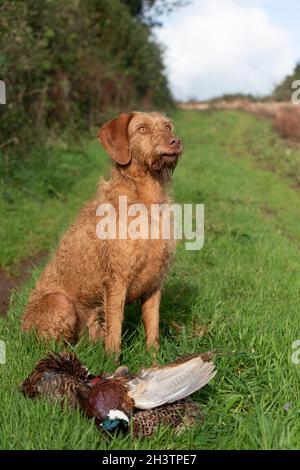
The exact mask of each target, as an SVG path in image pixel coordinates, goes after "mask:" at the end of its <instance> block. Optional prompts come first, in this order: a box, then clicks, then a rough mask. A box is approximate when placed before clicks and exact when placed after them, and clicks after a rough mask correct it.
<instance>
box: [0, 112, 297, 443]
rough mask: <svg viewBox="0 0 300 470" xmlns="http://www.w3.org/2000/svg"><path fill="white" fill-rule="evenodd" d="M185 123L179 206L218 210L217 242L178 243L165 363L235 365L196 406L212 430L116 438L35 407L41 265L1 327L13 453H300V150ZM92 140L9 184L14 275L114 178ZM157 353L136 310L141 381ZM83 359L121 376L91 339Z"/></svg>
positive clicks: (131, 343) (237, 118)
mask: <svg viewBox="0 0 300 470" xmlns="http://www.w3.org/2000/svg"><path fill="white" fill-rule="evenodd" d="M174 120H175V124H176V127H177V130H178V133H179V134H180V135H181V136H182V138H183V140H184V143H185V153H184V156H183V158H182V161H181V162H180V165H179V166H178V168H177V170H176V173H175V175H174V191H173V192H174V198H175V200H176V201H178V202H186V203H190V202H193V203H204V204H205V237H206V238H205V244H204V247H203V249H202V250H201V251H199V252H197V251H186V250H185V249H184V243H180V244H179V245H178V250H177V257H176V262H175V264H174V266H173V268H172V270H171V272H170V274H169V276H168V280H167V283H166V286H165V289H164V295H163V301H162V306H161V350H160V354H159V361H160V362H161V363H166V362H167V361H171V360H173V359H175V358H176V357H177V356H178V355H184V354H189V353H193V352H196V351H199V352H200V351H206V350H209V349H217V350H218V351H220V352H222V353H224V354H223V355H220V357H219V358H218V359H217V368H218V374H217V376H216V377H215V378H214V380H213V381H212V382H211V383H210V385H209V386H207V387H206V388H205V389H204V390H202V391H201V392H199V393H197V394H195V399H196V400H198V401H199V402H200V403H201V404H202V409H203V413H204V414H205V423H204V425H203V426H202V427H201V428H198V429H190V430H187V431H186V432H184V433H183V434H182V435H180V436H174V435H173V434H172V431H171V430H170V429H167V428H162V429H160V431H159V432H158V433H157V434H156V435H155V436H153V437H152V438H151V439H143V440H139V441H132V440H131V438H130V436H118V437H114V438H113V439H112V440H104V438H103V437H102V436H100V435H99V433H98V431H97V430H96V429H95V427H94V425H93V423H92V422H89V421H87V420H85V419H84V418H82V417H81V416H80V413H79V412H75V413H74V412H71V411H70V410H68V409H63V410H62V409H60V407H59V406H53V405H52V404H49V403H48V402H47V401H44V400H40V401H36V402H34V401H30V400H27V399H25V398H24V397H23V396H22V395H21V394H20V392H19V390H18V384H19V383H20V382H21V381H22V379H24V377H25V376H26V375H27V374H28V373H29V371H30V370H31V369H32V367H33V365H34V362H35V361H36V360H37V359H39V358H40V357H41V356H42V355H43V354H44V353H45V351H46V350H47V348H46V346H45V345H43V344H41V343H38V342H37V341H36V340H35V338H34V337H27V336H23V335H22V334H21V333H20V330H19V324H20V316H21V313H22V310H23V308H24V305H25V304H26V300H27V297H28V293H29V291H30V289H31V288H32V287H33V285H34V282H35V280H36V278H37V276H38V273H39V270H40V269H41V267H38V268H37V269H36V270H34V272H33V275H32V279H31V280H30V282H28V283H27V284H26V285H25V286H24V287H23V288H22V289H21V290H19V291H16V292H14V294H13V298H12V303H11V307H10V311H9V316H8V319H1V318H0V339H1V340H4V341H5V343H6V347H7V364H6V365H0V380H1V408H0V448H2V449H4V448H5V449H132V448H133V449H140V448H142V449H159V448H165V449H195V448H197V449H295V448H300V444H299V434H300V419H299V413H300V386H299V378H300V374H299V372H300V366H296V365H294V364H293V363H292V361H291V355H292V352H293V350H292V342H293V341H295V340H296V339H300V315H299V304H300V303H299V297H300V253H299V247H300V193H299V189H298V184H297V181H298V177H299V167H297V162H299V160H300V151H299V150H298V151H297V150H296V149H291V148H288V146H287V144H286V143H284V142H283V141H281V140H280V139H279V138H278V137H277V136H276V134H274V132H273V131H272V129H271V124H270V123H269V122H268V121H266V120H262V119H259V118H257V117H255V116H251V115H247V114H244V113H241V112H230V111H224V112H220V111H219V112H205V113H204V112H196V111H195V112H192V111H189V112H183V111H181V112H180V111H178V112H176V114H175V115H174ZM91 141H92V143H90V144H88V145H85V146H80V145H79V144H78V146H77V147H76V146H75V145H74V146H73V147H74V148H73V147H72V146H71V147H69V148H65V149H60V148H59V147H57V148H55V149H52V150H49V151H48V156H49V163H48V158H47V159H46V158H44V160H43V162H44V163H43V164H40V165H39V164H38V163H36V167H34V169H35V171H33V170H30V167H29V166H27V167H25V168H24V171H23V170H22V171H20V172H19V174H18V175H17V176H18V178H19V180H20V182H19V186H17V187H16V185H15V183H14V178H16V173H14V175H12V176H11V179H7V178H6V180H5V181H6V182H5V184H4V183H3V184H2V187H1V189H2V190H3V194H4V195H5V194H6V196H5V197H4V198H2V203H1V204H2V206H1V208H0V214H1V225H2V227H1V230H2V233H1V235H0V236H1V238H0V240H1V263H2V264H3V265H5V266H9V265H10V263H11V262H13V261H17V260H19V259H21V258H22V257H25V256H27V255H28V254H30V253H31V252H32V251H33V250H39V249H41V248H47V249H49V248H50V249H51V248H54V247H55V244H56V243H57V240H58V236H59V235H60V234H61V232H62V230H63V229H64V227H65V226H66V225H67V224H68V223H69V221H70V220H72V218H73V217H74V214H75V213H76V212H77V210H78V208H79V207H80V205H81V204H82V202H83V201H84V200H85V199H86V198H87V197H88V196H89V194H90V193H92V192H93V190H94V188H95V184H96V181H97V178H98V175H99V174H101V173H103V171H105V167H106V165H107V162H108V158H104V155H103V153H101V151H100V148H99V146H98V144H97V142H95V143H94V141H95V139H94V140H92V138H91ZM60 170H62V172H63V173H62V174H61V171H60ZM65 178H66V179H65ZM45 181H46V183H47V184H48V187H46V188H45ZM24 188H26V191H25V190H24ZM2 218H3V219H2ZM2 220H3V222H2ZM144 344H145V343H144V333H143V328H142V325H141V322H140V315H139V310H138V307H137V306H132V307H131V308H129V309H127V315H126V323H125V328H124V339H123V347H124V350H123V356H122V361H123V363H124V364H127V365H129V366H130V367H131V368H132V370H134V371H136V370H138V369H139V368H140V367H141V366H148V365H150V362H151V358H150V357H148V356H147V355H146V354H145V350H144ZM56 349H58V350H60V349H62V347H60V346H56ZM74 350H75V351H76V352H77V354H78V355H79V357H80V358H81V359H82V360H83V361H84V362H85V363H86V364H87V365H88V366H89V368H90V369H91V370H92V371H94V372H97V371H99V370H112V368H113V363H112V360H111V358H109V357H105V355H104V352H103V347H102V345H101V344H99V345H96V346H91V345H89V344H88V342H87V340H86V339H85V338H84V339H82V340H81V341H80V343H79V344H78V345H76V347H75V348H74ZM287 403H288V404H289V406H288V407H286V406H285V405H286V404H287Z"/></svg>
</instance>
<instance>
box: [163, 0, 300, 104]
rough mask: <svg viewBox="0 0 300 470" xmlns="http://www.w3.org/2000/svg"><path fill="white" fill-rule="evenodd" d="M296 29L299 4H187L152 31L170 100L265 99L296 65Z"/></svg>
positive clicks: (299, 31) (222, 0)
mask: <svg viewBox="0 0 300 470" xmlns="http://www.w3.org/2000/svg"><path fill="white" fill-rule="evenodd" d="M299 24H300V1H299V0H193V1H191V3H190V5H188V6H186V7H184V8H181V9H178V10H176V11H175V12H173V13H172V14H171V15H170V16H169V17H167V18H165V19H164V21H163V27H162V28H158V29H157V30H156V35H157V37H158V40H159V41H160V42H161V43H162V44H163V45H164V46H165V48H166V51H165V63H166V66H167V71H168V76H169V80H170V84H171V88H172V91H173V93H174V95H175V97H176V98H177V99H190V98H196V99H199V100H201V99H202V100H204V99H208V98H212V97H214V96H219V95H221V94H223V93H234V92H243V93H253V94H256V95H264V94H268V93H270V92H271V91H272V89H273V87H274V85H275V84H276V83H279V82H280V81H281V80H282V79H283V78H284V77H285V76H286V75H287V74H288V73H291V71H292V70H293V68H294V66H295V63H296V62H297V61H300V27H299ZM299 79H300V77H299Z"/></svg>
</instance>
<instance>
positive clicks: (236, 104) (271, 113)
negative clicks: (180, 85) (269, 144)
mask: <svg viewBox="0 0 300 470" xmlns="http://www.w3.org/2000/svg"><path fill="white" fill-rule="evenodd" d="M178 106H179V107H180V108H181V109H187V110H191V109H197V110H206V109H232V110H241V111H245V112H248V113H254V114H258V115H260V116H265V117H268V118H271V119H272V120H273V125H274V128H275V129H276V130H277V131H278V132H279V134H280V135H281V136H282V137H284V138H287V139H290V140H293V141H297V142H300V105H294V104H292V103H291V102H277V101H266V102H262V101H255V102H252V101H250V100H247V99H238V100H233V101H226V100H220V101H215V102H206V103H201V102H189V103H179V104H178Z"/></svg>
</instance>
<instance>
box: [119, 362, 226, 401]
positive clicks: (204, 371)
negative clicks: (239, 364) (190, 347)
mask: <svg viewBox="0 0 300 470" xmlns="http://www.w3.org/2000/svg"><path fill="white" fill-rule="evenodd" d="M216 372H217V371H216V370H215V365H214V364H213V362H211V361H206V362H205V361H203V359H202V358H201V356H200V355H199V356H196V357H193V358H189V359H188V360H186V361H184V362H181V363H179V364H176V363H172V364H170V365H168V366H166V367H155V368H150V369H142V370H141V371H140V373H139V374H138V376H137V377H136V378H135V379H133V380H130V381H129V382H128V383H127V388H128V395H129V396H130V398H132V399H133V401H134V404H135V407H136V408H139V409H143V410H145V409H151V408H155V407H157V406H160V405H163V404H165V403H172V402H174V401H177V400H181V399H183V398H186V397H188V396H189V395H191V394H192V393H194V392H196V391H197V390H199V389H200V388H202V387H204V386H205V385H206V384H207V383H208V382H209V381H210V380H211V379H212V378H213V377H214V376H215V374H216Z"/></svg>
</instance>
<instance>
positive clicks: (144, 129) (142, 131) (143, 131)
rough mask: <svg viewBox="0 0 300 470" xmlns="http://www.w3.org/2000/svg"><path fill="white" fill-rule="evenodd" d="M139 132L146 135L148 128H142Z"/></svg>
mask: <svg viewBox="0 0 300 470" xmlns="http://www.w3.org/2000/svg"><path fill="white" fill-rule="evenodd" d="M138 131H139V132H141V133H142V134H145V132H147V128H146V126H140V127H139V128H138Z"/></svg>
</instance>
